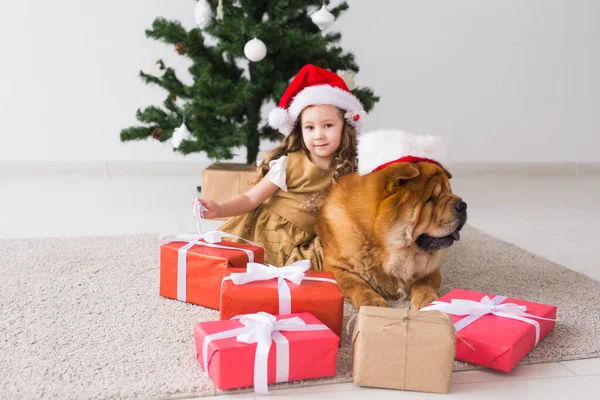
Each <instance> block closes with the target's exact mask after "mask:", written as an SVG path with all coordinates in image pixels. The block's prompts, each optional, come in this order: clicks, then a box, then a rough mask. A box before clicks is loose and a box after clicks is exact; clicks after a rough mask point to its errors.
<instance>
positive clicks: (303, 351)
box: [194, 312, 340, 393]
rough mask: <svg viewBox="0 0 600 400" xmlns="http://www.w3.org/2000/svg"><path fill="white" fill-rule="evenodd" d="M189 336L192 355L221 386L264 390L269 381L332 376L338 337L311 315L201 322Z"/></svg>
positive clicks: (334, 368) (253, 317)
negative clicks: (250, 387) (191, 338)
mask: <svg viewBox="0 0 600 400" xmlns="http://www.w3.org/2000/svg"><path fill="white" fill-rule="evenodd" d="M275 321H277V322H275ZM194 338H195V341H196V359H197V360H198V362H199V363H200V365H201V366H202V368H203V369H204V370H205V371H206V372H207V373H208V376H209V377H210V378H211V379H212V380H213V381H214V382H215V384H216V385H217V387H218V388H219V389H222V390H225V389H233V388H240V387H247V386H254V389H255V391H257V392H258V393H266V392H267V384H268V383H275V382H287V381H295V380H300V379H310V378H320V377H325V376H335V374H336V358H337V350H338V344H339V340H340V339H339V337H338V336H337V335H336V334H335V333H333V332H332V331H331V330H330V329H329V328H327V327H326V326H325V325H323V324H322V323H321V321H319V320H318V319H317V318H316V317H315V316H314V315H312V314H310V313H300V314H288V315H279V316H273V315H271V314H267V313H262V312H261V313H257V314H248V315H244V316H241V318H239V319H231V320H225V321H213V322H201V323H198V324H196V325H195V326H194Z"/></svg>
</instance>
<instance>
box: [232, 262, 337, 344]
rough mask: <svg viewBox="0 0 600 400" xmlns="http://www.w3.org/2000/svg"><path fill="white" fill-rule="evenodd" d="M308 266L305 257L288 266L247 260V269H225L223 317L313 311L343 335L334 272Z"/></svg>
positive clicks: (322, 320) (312, 312) (332, 328)
mask: <svg viewBox="0 0 600 400" xmlns="http://www.w3.org/2000/svg"><path fill="white" fill-rule="evenodd" d="M309 267H310V262H309V261H308V260H302V261H298V262H295V263H294V264H292V265H290V266H287V267H272V266H267V265H262V264H258V263H248V265H247V270H246V271H244V270H236V269H230V270H227V271H225V274H224V276H225V278H224V279H223V284H222V286H221V304H220V310H221V319H222V320H223V319H229V318H232V317H234V316H236V315H241V314H250V313H256V312H259V311H264V312H267V313H270V314H273V315H278V314H290V313H300V312H310V313H311V314H313V315H314V316H315V317H317V318H318V319H319V320H320V321H321V322H323V323H324V324H325V325H327V326H328V327H329V328H330V329H331V330H332V331H333V332H335V333H336V334H337V335H338V336H339V337H342V329H343V326H342V325H343V318H344V295H343V294H342V291H341V290H340V288H339V286H338V285H337V282H336V280H335V278H334V276H333V273H332V272H330V271H309V270H308V268H309ZM236 282H237V284H236ZM294 282H295V283H294Z"/></svg>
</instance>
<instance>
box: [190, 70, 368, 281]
mask: <svg viewBox="0 0 600 400" xmlns="http://www.w3.org/2000/svg"><path fill="white" fill-rule="evenodd" d="M364 115H365V112H364V110H363V107H362V104H361V103H360V101H359V100H358V99H357V98H356V97H355V96H354V95H352V93H351V92H350V91H349V90H348V88H347V86H346V84H345V83H344V81H343V79H342V78H340V77H339V76H338V75H336V74H334V73H333V72H330V71H327V70H325V69H321V68H318V67H315V66H314V65H310V64H309V65H306V66H304V67H303V68H302V69H301V70H300V71H299V72H298V74H297V75H296V77H295V78H294V79H293V80H292V82H291V83H290V85H289V87H288V88H287V89H286V91H285V93H284V94H283V96H282V98H281V101H280V102H279V107H278V108H277V109H275V110H273V112H271V114H270V115H269V125H271V126H272V127H273V128H275V129H279V130H280V131H281V132H282V133H283V134H285V135H287V136H286V138H285V139H284V140H283V142H282V143H281V145H280V146H279V147H277V148H276V149H275V150H273V151H272V152H270V153H269V154H268V155H267V157H266V158H265V159H264V160H263V161H262V162H261V163H260V164H259V166H258V178H257V184H256V185H255V186H254V187H253V188H252V189H250V190H248V191H247V192H246V193H244V194H241V195H238V196H236V197H234V198H232V199H231V200H228V201H226V202H223V203H221V204H218V203H215V202H214V201H211V200H210V199H203V198H201V199H199V200H200V202H201V203H202V204H203V205H204V206H205V207H206V208H207V209H208V211H207V212H205V213H204V217H205V218H218V217H230V216H234V218H231V219H230V220H229V221H228V222H227V223H225V224H224V225H223V226H222V227H221V228H220V230H222V231H225V232H228V233H232V234H234V235H238V236H241V237H243V238H245V239H248V240H251V241H253V242H256V243H258V244H260V245H261V246H263V247H264V249H265V261H266V262H267V263H269V264H272V265H276V266H284V265H289V264H291V263H293V262H294V261H298V260H303V259H309V260H310V261H311V268H312V269H316V270H321V269H323V252H322V248H321V244H320V242H319V238H318V237H317V214H318V212H319V209H320V206H321V203H322V201H323V199H324V198H325V195H326V193H327V191H328V190H329V188H330V187H331V185H332V183H333V182H334V181H335V180H336V179H337V178H339V177H341V176H343V175H346V174H348V173H350V172H353V171H355V170H356V135H357V130H358V128H359V124H360V123H361V122H362V119H363V117H364Z"/></svg>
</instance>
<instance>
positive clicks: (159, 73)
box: [142, 58, 167, 78]
mask: <svg viewBox="0 0 600 400" xmlns="http://www.w3.org/2000/svg"><path fill="white" fill-rule="evenodd" d="M142 72H143V73H144V74H146V75H150V76H153V77H155V78H162V77H163V76H165V73H166V72H167V70H166V69H163V68H162V66H161V64H160V62H158V61H157V60H156V58H150V59H149V60H148V62H147V63H146V65H144V66H143V67H142Z"/></svg>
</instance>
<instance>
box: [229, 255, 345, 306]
mask: <svg viewBox="0 0 600 400" xmlns="http://www.w3.org/2000/svg"><path fill="white" fill-rule="evenodd" d="M309 268H310V261H309V260H300V261H296V262H295V263H293V264H291V265H289V266H287V267H275V266H273V265H264V264H259V263H255V262H250V263H248V265H247V266H246V272H240V273H232V274H230V275H229V276H226V277H225V278H223V283H224V282H225V281H228V280H230V281H232V282H233V283H234V284H236V285H245V284H246V283H250V282H256V281H267V280H269V279H277V292H278V294H279V314H290V313H291V312H292V294H291V292H290V287H289V285H288V284H287V282H286V280H287V281H290V282H293V283H295V284H296V285H300V284H301V283H302V281H303V280H309V281H321V282H329V283H334V284H336V285H337V282H336V281H335V279H329V278H317V277H307V276H305V274H306V271H308V270H309ZM223 283H221V286H223Z"/></svg>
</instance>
